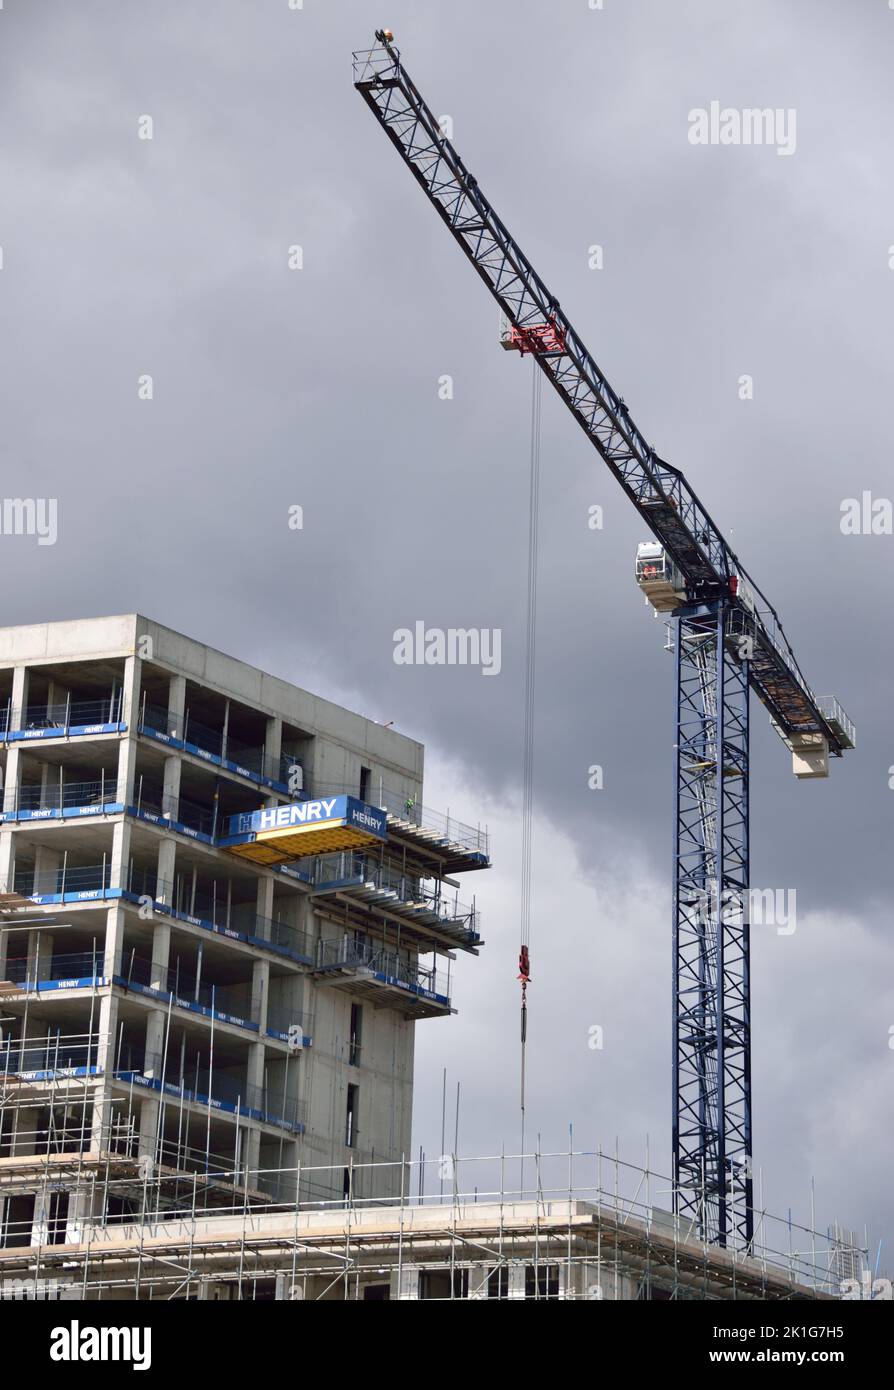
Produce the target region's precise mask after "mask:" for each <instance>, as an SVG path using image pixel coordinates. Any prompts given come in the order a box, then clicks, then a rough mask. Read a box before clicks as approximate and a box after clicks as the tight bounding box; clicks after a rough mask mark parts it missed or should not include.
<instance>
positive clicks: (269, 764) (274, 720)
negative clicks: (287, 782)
mask: <svg viewBox="0 0 894 1390" xmlns="http://www.w3.org/2000/svg"><path fill="white" fill-rule="evenodd" d="M281 753H282V720H281V719H280V718H279V716H278V715H272V716H271V717H270V718H269V719H268V720H267V729H266V732H265V734H264V768H263V771H264V772H265V773H266V774H267V775H268V776H269V777H275V778H276V780H277V781H279V759H280V754H281ZM265 804H266V805H267V806H276V805H277V804H278V803H277V799H276V797H275V796H268V797H267V798H266V802H265Z"/></svg>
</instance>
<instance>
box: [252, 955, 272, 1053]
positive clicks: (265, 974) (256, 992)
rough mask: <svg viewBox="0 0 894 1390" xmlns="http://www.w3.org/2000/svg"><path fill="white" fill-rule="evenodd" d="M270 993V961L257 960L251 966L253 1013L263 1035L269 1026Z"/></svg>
mask: <svg viewBox="0 0 894 1390" xmlns="http://www.w3.org/2000/svg"><path fill="white" fill-rule="evenodd" d="M269 995H270V962H269V960H256V961H255V962H254V963H253V965H252V968H251V1013H252V1018H253V1019H255V1020H256V1021H257V1024H258V1028H259V1030H260V1033H261V1036H262V1037H263V1035H264V1030H265V1028H266V1027H267V1003H268V999H269Z"/></svg>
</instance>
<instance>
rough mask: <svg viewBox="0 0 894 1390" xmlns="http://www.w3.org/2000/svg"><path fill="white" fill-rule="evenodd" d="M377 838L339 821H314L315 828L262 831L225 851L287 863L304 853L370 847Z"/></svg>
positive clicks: (264, 861) (263, 861)
mask: <svg viewBox="0 0 894 1390" xmlns="http://www.w3.org/2000/svg"><path fill="white" fill-rule="evenodd" d="M375 838H376V837H375V836H374V835H369V834H367V832H366V831H365V830H359V829H358V828H357V827H356V826H350V825H342V824H340V823H339V822H337V821H334V822H333V821H330V822H328V823H327V822H325V821H324V822H320V821H315V822H314V823H313V824H312V825H306V826H286V827H285V828H283V829H280V830H261V831H258V833H257V835H256V837H255V839H254V840H250V841H248V843H246V844H243V845H228V846H226V848H227V849H228V850H229V852H230V854H236V855H239V856H240V857H241V858H243V859H250V860H252V861H253V863H255V864H285V863H288V861H289V860H290V859H300V858H301V857H302V856H303V855H305V854H329V853H331V852H332V851H333V850H339V849H352V848H353V847H354V846H356V845H365V844H368V843H369V842H370V841H371V840H374V839H375Z"/></svg>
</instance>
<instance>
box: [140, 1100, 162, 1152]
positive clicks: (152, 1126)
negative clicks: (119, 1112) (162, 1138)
mask: <svg viewBox="0 0 894 1390" xmlns="http://www.w3.org/2000/svg"><path fill="white" fill-rule="evenodd" d="M160 1108H161V1102H160V1101H157V1100H144V1101H143V1103H142V1105H141V1106H140V1133H139V1139H138V1141H137V1155H138V1157H139V1158H151V1159H152V1160H153V1161H154V1160H155V1158H156V1157H157V1154H156V1149H157V1147H158V1112H159V1109H160Z"/></svg>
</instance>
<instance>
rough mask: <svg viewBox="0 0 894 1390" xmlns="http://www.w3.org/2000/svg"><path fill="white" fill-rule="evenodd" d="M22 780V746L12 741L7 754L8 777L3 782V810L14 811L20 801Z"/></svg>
mask: <svg viewBox="0 0 894 1390" xmlns="http://www.w3.org/2000/svg"><path fill="white" fill-rule="evenodd" d="M21 781H22V748H21V746H20V745H19V744H18V743H11V744H10V746H9V750H8V752H7V754H6V778H5V780H4V783H3V810H4V811H14V810H15V809H16V806H17V805H18V801H19V789H20V787H21Z"/></svg>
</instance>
